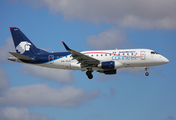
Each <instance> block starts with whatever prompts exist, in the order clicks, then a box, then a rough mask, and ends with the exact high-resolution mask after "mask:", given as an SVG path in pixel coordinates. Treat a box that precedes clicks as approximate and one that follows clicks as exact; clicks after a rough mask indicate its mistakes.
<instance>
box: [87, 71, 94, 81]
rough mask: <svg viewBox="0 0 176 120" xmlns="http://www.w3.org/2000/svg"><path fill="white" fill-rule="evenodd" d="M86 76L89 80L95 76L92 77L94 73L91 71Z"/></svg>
mask: <svg viewBox="0 0 176 120" xmlns="http://www.w3.org/2000/svg"><path fill="white" fill-rule="evenodd" d="M86 75H87V77H88V78H89V79H92V78H93V75H92V72H91V71H87V72H86Z"/></svg>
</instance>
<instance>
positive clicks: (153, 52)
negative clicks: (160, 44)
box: [151, 51, 159, 54]
mask: <svg viewBox="0 0 176 120" xmlns="http://www.w3.org/2000/svg"><path fill="white" fill-rule="evenodd" d="M151 54H159V53H157V52H155V51H152V52H151Z"/></svg>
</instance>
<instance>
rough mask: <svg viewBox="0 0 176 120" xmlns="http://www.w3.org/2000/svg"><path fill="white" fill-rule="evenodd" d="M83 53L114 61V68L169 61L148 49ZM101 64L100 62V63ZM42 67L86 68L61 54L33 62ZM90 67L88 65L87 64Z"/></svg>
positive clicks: (100, 59) (102, 60) (153, 64)
mask: <svg viewBox="0 0 176 120" xmlns="http://www.w3.org/2000/svg"><path fill="white" fill-rule="evenodd" d="M81 53H83V54H84V55H87V56H90V57H92V58H95V59H97V60H99V61H101V62H104V61H114V62H115V69H119V68H124V67H147V66H156V65H162V64H166V63H168V62H169V60H168V59H167V58H165V57H164V56H162V55H160V54H158V53H156V52H154V51H153V50H150V49H119V50H118V49H116V50H99V51H84V52H81ZM100 64H101V63H100ZM35 65H38V66H42V67H50V68H57V69H70V70H87V67H82V66H81V64H80V63H79V62H78V61H77V60H76V59H73V57H72V56H71V54H70V55H67V56H63V57H61V58H58V59H56V60H53V61H49V62H47V63H44V64H35ZM89 67H90V66H89ZM92 70H102V68H101V67H98V66H97V67H95V66H94V67H92Z"/></svg>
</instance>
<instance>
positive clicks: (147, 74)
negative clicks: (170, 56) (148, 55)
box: [145, 66, 149, 76]
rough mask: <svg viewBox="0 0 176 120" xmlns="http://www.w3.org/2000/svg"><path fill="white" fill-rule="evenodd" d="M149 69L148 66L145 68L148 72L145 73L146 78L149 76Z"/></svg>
mask: <svg viewBox="0 0 176 120" xmlns="http://www.w3.org/2000/svg"><path fill="white" fill-rule="evenodd" d="M148 68H149V67H147V66H146V68H145V71H146V72H145V75H146V76H149V73H148V72H147V70H148Z"/></svg>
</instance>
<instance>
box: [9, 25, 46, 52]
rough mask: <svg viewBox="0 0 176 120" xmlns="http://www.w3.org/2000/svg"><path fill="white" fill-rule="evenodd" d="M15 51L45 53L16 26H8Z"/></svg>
mask: <svg viewBox="0 0 176 120" xmlns="http://www.w3.org/2000/svg"><path fill="white" fill-rule="evenodd" d="M10 30H11V34H12V37H13V42H14V45H15V49H16V52H17V53H19V54H22V55H30V54H40V53H46V51H44V50H41V49H38V48H37V47H36V46H35V45H34V44H33V43H32V42H31V41H30V40H29V39H28V38H27V37H26V36H25V35H24V34H23V32H21V30H20V29H19V28H17V27H10Z"/></svg>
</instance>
